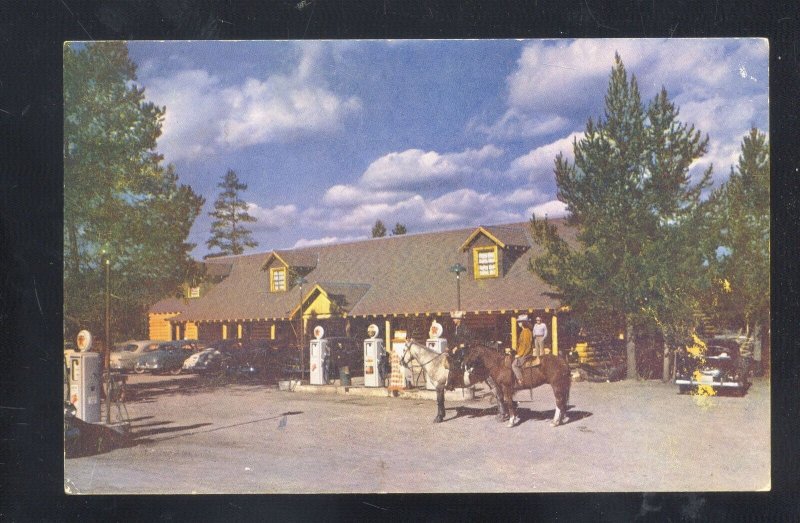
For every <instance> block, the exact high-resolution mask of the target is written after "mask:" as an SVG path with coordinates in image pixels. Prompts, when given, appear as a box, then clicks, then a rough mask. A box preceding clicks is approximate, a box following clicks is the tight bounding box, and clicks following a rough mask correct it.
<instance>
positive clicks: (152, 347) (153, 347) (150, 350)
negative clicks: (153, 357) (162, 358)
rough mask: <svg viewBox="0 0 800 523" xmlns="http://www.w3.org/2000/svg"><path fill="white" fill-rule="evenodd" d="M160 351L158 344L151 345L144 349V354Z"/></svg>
mask: <svg viewBox="0 0 800 523" xmlns="http://www.w3.org/2000/svg"><path fill="white" fill-rule="evenodd" d="M158 349H159V346H158V343H151V344H150V345H148V346H147V347H145V348H144V352H152V351H156V350H158Z"/></svg>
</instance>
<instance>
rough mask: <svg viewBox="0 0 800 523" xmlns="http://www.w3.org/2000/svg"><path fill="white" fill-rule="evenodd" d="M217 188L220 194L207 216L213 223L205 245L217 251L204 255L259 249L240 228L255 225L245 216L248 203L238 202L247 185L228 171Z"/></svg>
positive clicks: (248, 215) (244, 229)
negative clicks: (246, 224)
mask: <svg viewBox="0 0 800 523" xmlns="http://www.w3.org/2000/svg"><path fill="white" fill-rule="evenodd" d="M217 187H219V188H220V189H222V192H221V193H220V194H219V196H218V197H217V199H216V201H215V202H214V210H213V211H211V212H210V213H208V214H209V215H210V216H211V217H212V218H214V221H213V222H212V223H211V238H209V240H208V241H206V245H207V246H208V248H209V249H213V248H217V249H219V250H218V251H217V252H213V253H209V254H207V255H206V256H205V257H206V258H211V257H215V256H226V255H229V254H242V253H243V252H244V250H245V248H248V247H256V246H258V242H256V241H255V240H253V238H252V237H251V234H252V233H251V232H250V230H248V229H246V228H244V227H243V226H242V225H241V224H242V223H253V222H255V221H256V219H255V218H254V217H253V216H250V214H248V213H247V202H246V201H244V200H242V199H240V198H239V193H240V192H241V191H246V190H247V184H244V183H242V182H240V181H239V177H238V176H237V174H236V172H235V171H234V170H232V169H228V172H227V173H225V176H224V177H223V178H222V181H221V182H220V183H218V184H217Z"/></svg>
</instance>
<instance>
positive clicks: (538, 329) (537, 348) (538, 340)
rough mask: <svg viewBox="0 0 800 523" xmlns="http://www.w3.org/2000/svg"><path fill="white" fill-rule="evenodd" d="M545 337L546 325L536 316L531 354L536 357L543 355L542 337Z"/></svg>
mask: <svg viewBox="0 0 800 523" xmlns="http://www.w3.org/2000/svg"><path fill="white" fill-rule="evenodd" d="M546 337H547V325H545V324H544V323H542V319H541V318H539V317H538V316H537V317H536V325H534V326H533V342H534V350H533V355H534V356H536V357H537V358H538V357H539V356H542V355H544V339H545V338H546Z"/></svg>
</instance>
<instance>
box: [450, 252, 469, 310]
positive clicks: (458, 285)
mask: <svg viewBox="0 0 800 523" xmlns="http://www.w3.org/2000/svg"><path fill="white" fill-rule="evenodd" d="M466 270H467V268H466V267H464V266H463V265H461V264H460V263H456V264H455V265H453V266H451V267H450V272H454V273H456V310H457V311H460V310H461V273H462V272H465V271H466Z"/></svg>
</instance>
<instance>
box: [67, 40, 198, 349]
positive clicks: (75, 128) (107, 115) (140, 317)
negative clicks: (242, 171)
mask: <svg viewBox="0 0 800 523" xmlns="http://www.w3.org/2000/svg"><path fill="white" fill-rule="evenodd" d="M135 80H136V64H135V63H134V62H133V61H131V59H130V58H129V56H128V48H127V46H126V45H125V44H124V43H122V42H92V43H88V44H85V45H74V44H67V45H65V46H64V316H65V322H64V324H65V334H66V335H68V336H70V337H72V336H73V335H74V333H75V332H77V330H79V329H81V328H88V329H89V330H91V331H94V332H97V333H101V332H103V323H104V321H103V320H104V313H105V311H104V307H103V299H102V297H103V294H104V290H105V280H104V278H103V276H102V275H103V271H102V270H101V263H102V251H103V250H105V251H106V254H107V258H108V261H109V263H110V266H109V275H110V278H109V284H110V292H111V294H113V295H114V296H115V299H114V300H113V301H112V304H111V305H112V306H111V318H110V319H111V336H112V339H125V338H130V337H137V338H141V337H143V336H144V335H145V334H146V332H147V315H146V311H147V307H149V306H150V305H152V304H153V303H155V302H156V301H158V300H159V299H161V298H163V297H165V296H169V295H172V294H176V293H178V292H179V289H180V285H181V283H182V282H183V276H184V274H185V272H186V269H187V267H188V265H189V264H190V259H189V256H188V252H189V251H191V249H193V248H194V245H193V244H190V243H187V242H186V239H187V237H188V235H189V230H190V228H191V226H192V224H193V222H194V220H195V218H196V217H197V216H198V214H199V213H200V210H201V208H202V205H203V203H204V200H203V198H202V197H200V196H199V195H197V194H195V193H194V192H193V191H192V189H191V187H189V186H186V185H181V184H179V183H178V175H177V174H176V172H175V169H174V167H173V166H172V165H167V166H163V165H162V164H161V162H162V156H161V155H160V154H159V153H158V152H157V151H156V140H157V138H158V137H159V136H160V134H161V125H162V122H163V120H164V117H165V115H166V114H167V113H166V108H163V107H157V106H156V105H154V104H153V103H151V102H148V101H147V100H146V99H145V95H144V89H143V88H141V87H139V86H138V85H136V84H135Z"/></svg>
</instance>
